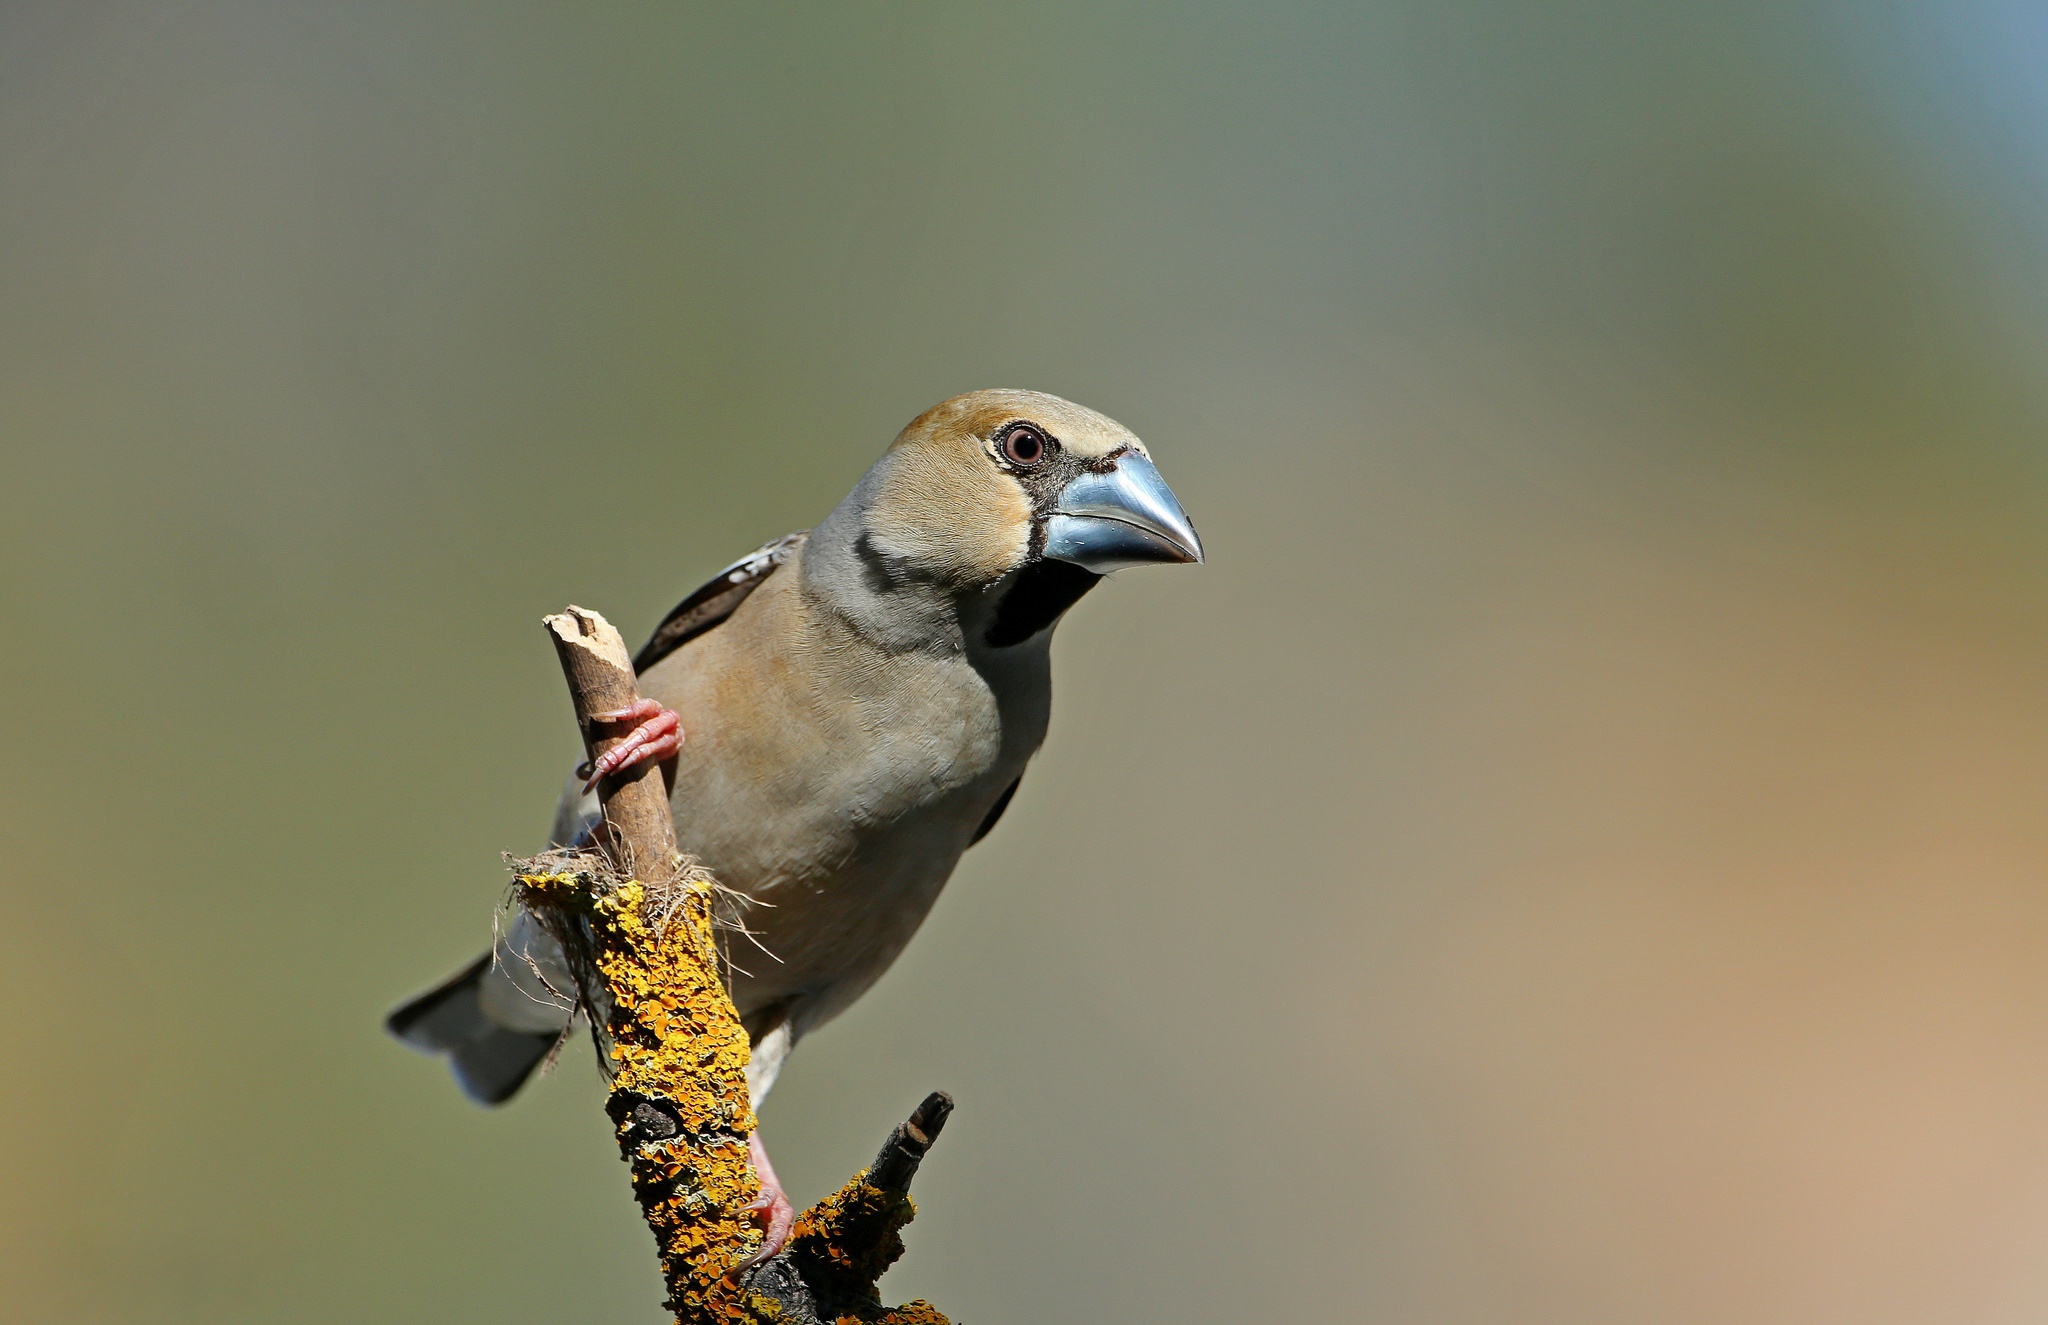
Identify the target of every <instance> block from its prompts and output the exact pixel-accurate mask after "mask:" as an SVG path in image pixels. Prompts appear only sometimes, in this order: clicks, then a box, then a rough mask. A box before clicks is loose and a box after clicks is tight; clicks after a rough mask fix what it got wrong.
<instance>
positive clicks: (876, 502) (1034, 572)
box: [818, 390, 1202, 644]
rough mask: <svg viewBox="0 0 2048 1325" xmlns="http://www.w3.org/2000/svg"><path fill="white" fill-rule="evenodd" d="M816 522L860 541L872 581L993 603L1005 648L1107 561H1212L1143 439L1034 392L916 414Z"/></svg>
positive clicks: (985, 396)
mask: <svg viewBox="0 0 2048 1325" xmlns="http://www.w3.org/2000/svg"><path fill="white" fill-rule="evenodd" d="M856 524H857V526H858V529H857V532H856V530H855V529H854V528H853V526H854V525H856ZM828 531H829V532H828ZM818 532H819V534H820V535H826V536H827V538H828V539H829V541H832V542H839V541H841V538H843V539H844V540H845V542H847V543H848V544H850V545H851V547H852V550H853V551H855V552H856V553H857V554H858V556H859V558H860V560H861V561H862V562H864V563H865V564H866V565H867V566H868V568H869V573H870V577H871V581H870V582H871V584H873V586H874V587H877V588H879V587H882V585H883V584H890V585H896V586H899V587H908V586H909V585H912V584H923V585H927V586H934V587H938V588H941V589H943V590H944V591H946V592H948V593H950V594H954V595H960V596H962V597H963V598H966V599H982V600H984V601H985V602H986V603H990V604H993V606H991V607H989V609H988V610H989V612H990V613H991V614H992V618H993V619H992V622H991V624H989V625H988V626H987V627H986V630H987V633H988V641H989V642H990V643H996V644H1003V643H1016V642H1019V641H1021V640H1022V639H1025V638H1029V637H1030V636H1031V635H1033V634H1036V633H1037V632H1038V631H1039V630H1042V629H1044V627H1045V626H1047V625H1050V624H1051V623H1052V621H1053V620H1055V619H1057V617H1058V616H1059V614H1060V613H1061V612H1063V611H1065V610H1066V608H1067V607H1068V606H1070V605H1071V604H1072V603H1073V602H1074V601H1075V600H1076V599H1078V598H1079V597H1080V596H1081V595H1082V594H1083V593H1085V592H1087V590H1088V589H1089V588H1091V587H1093V585H1094V584H1095V583H1096V582H1097V581H1098V580H1099V579H1100V578H1101V576H1103V575H1104V574H1106V573H1108V572H1109V571H1112V570H1118V569H1121V568H1123V567H1126V566H1137V565H1143V564H1146V563H1153V562H1164V563H1174V562H1196V561H1200V560H1201V559H1202V542H1201V539H1199V538H1198V537H1196V535H1195V529H1194V526H1193V524H1191V523H1190V522H1189V520H1188V517H1187V513H1186V512H1184V511H1183V510H1181V506H1180V502H1179V501H1178V500H1177V499H1176V498H1175V497H1174V495H1173V491H1172V490H1171V489H1170V488H1168V487H1167V486H1166V480H1165V479H1163V478H1161V477H1160V475H1159V471H1158V469H1157V468H1155V467H1154V466H1153V464H1152V458H1151V456H1150V455H1149V454H1148V453H1147V452H1146V450H1145V444H1144V443H1143V442H1141V441H1139V440H1138V439H1137V438H1136V437H1135V436H1133V435H1132V434H1131V432H1130V430H1129V429H1128V428H1125V427H1124V426H1123V425H1122V424H1120V423H1118V422H1117V421H1116V420H1114V419H1111V418H1107V417H1105V416H1104V415H1101V414H1097V413H1096V412H1095V411H1094V410H1091V409H1085V408H1083V407H1082V406H1080V405H1076V404H1074V403H1073V402H1071V401H1067V400H1062V399H1060V398H1059V397H1058V396H1049V395H1045V394H1043V393H1042V392H1037V391H1011V390H990V391H973V392H969V393H968V394H966V395H964V396H955V397H953V398H952V399H951V400H947V401H942V402H941V403H939V404H937V405H934V406H933V407H932V408H930V409H928V410H926V411H925V412H924V413H923V414H920V415H918V416H917V418H915V419H913V420H911V422H910V425H909V426H908V427H906V428H905V429H904V430H903V431H902V433H901V434H899V435H898V436H897V438H896V441H895V442H894V444H892V445H891V446H890V448H889V450H888V453H887V454H885V455H884V456H883V457H882V458H881V459H880V460H879V461H877V462H876V464H875V467H874V468H873V469H872V470H871V471H869V473H868V476H867V477H866V478H865V479H864V480H863V481H862V482H861V484H860V486H859V487H858V488H856V489H855V491H854V493H853V494H852V495H851V496H850V497H849V498H848V499H847V502H846V503H845V504H844V505H842V507H841V508H840V510H839V511H837V512H834V515H833V518H832V519H831V520H830V521H828V522H827V524H826V526H821V527H820V529H819V531H818ZM834 535H837V536H838V537H834Z"/></svg>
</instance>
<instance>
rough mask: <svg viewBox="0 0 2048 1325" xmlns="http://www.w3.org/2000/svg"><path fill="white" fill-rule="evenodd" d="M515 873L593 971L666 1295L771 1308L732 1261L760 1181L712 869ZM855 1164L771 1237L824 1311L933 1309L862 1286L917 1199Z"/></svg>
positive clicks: (685, 1309) (553, 864) (917, 1323)
mask: <svg viewBox="0 0 2048 1325" xmlns="http://www.w3.org/2000/svg"><path fill="white" fill-rule="evenodd" d="M572 864H573V865H574V867H573V868H564V866H569V865H572ZM586 864H587V866H588V867H585V866H586ZM516 888H517V893H518V897H519V901H520V904H521V905H522V906H524V907H526V908H527V910H529V911H530V912H532V913H533V914H534V915H535V916H536V917H537V918H539V919H540V920H541V921H542V922H543V923H544V924H546V925H547V926H548V928H549V929H550V930H552V931H553V932H554V933H555V934H556V936H557V937H558V938H559V939H561V940H562V941H563V944H564V947H565V949H566V950H567V951H568V952H569V953H570V955H571V958H572V961H574V962H575V963H577V964H578V965H579V966H580V967H582V968H584V969H585V970H586V971H587V973H588V977H587V978H594V980H595V981H596V982H598V983H600V984H601V986H602V987H601V989H590V990H588V991H586V994H585V1002H586V1003H588V1004H590V1005H591V1006H594V1007H598V1008H601V1009H602V1015H603V1017H604V1020H605V1029H606V1039H607V1042H608V1056H609V1059H610V1063H609V1070H610V1073H611V1095H610V1098H609V1100H608V1101H607V1110H608V1112H609V1113H610V1114H611V1117H612V1121H613V1124H614V1125H615V1126H616V1128H617V1131H618V1140H619V1148H620V1152H621V1154H622V1155H623V1157H624V1158H625V1159H626V1160H627V1162H628V1163H630V1164H631V1166H632V1172H633V1192H634V1195H635V1196H636V1197H637V1198H638V1199H639V1202H640V1207H641V1209H642V1211H643V1212H644V1213H645V1215H646V1218H647V1223H648V1227H649V1228H651V1229H652V1230H653V1232H654V1237H655V1242H656V1244H657V1246H658V1247H659V1249H660V1253H661V1262H662V1271H663V1277H664V1278H665V1280H666V1281H667V1284H668V1289H669V1298H668V1302H667V1304H666V1305H667V1306H668V1308H669V1309H670V1310H671V1311H673V1312H674V1313H675V1315H676V1319H677V1321H678V1322H681V1323H682V1325H700V1323H709V1322H765V1321H776V1320H784V1319H785V1313H784V1311H783V1310H782V1307H781V1305H780V1304H779V1303H778V1302H777V1301H775V1300H774V1299H772V1298H770V1297H767V1296H765V1295H763V1294H761V1293H757V1292H754V1291H751V1290H750V1289H748V1288H746V1287H744V1286H742V1284H741V1282H740V1276H736V1275H735V1273H734V1272H735V1271H738V1270H740V1269H742V1268H743V1267H744V1266H745V1265H746V1263H747V1261H748V1259H749V1257H750V1256H751V1255H752V1253H753V1251H754V1250H755V1249H756V1248H758V1247H759V1245H760V1241H761V1231H760V1229H759V1227H758V1226H757V1225H756V1224H755V1222H754V1221H753V1220H752V1219H751V1218H750V1217H749V1212H748V1210H747V1207H748V1205H749V1204H750V1203H751V1202H752V1201H753V1200H754V1198H755V1197H756V1196H757V1195H758V1194H759V1191H760V1187H759V1183H758V1182H757V1181H756V1179H755V1176H754V1171H753V1167H752V1165H751V1164H750V1163H749V1159H748V1153H747V1142H748V1138H749V1137H751V1136H752V1135H753V1131H754V1125H755V1123H754V1111H753V1106H752V1104H751V1102H750V1101H749V1098H748V1095H747V1084H746V1075H745V1072H746V1066H747V1054H748V1046H747V1033H746V1030H745V1028H744V1027H742V1026H741V1024H740V1019H739V1016H738V1014H737V1013H736V1012H735V1011H734V1010H733V1005H732V999H731V997H730V996H729V995H728V994H727V992H726V989H725V984H724V981H723V980H721V979H720V978H719V969H720V962H719V954H718V947H717V939H716V931H715V926H714V922H713V917H712V902H713V893H714V885H713V884H712V883H711V882H710V881H709V879H708V878H705V877H704V876H702V874H701V872H687V871H686V872H685V873H684V875H683V877H682V878H681V879H680V880H679V881H678V882H676V883H674V884H671V885H669V886H668V887H666V888H664V889H661V890H659V891H658V892H653V893H651V892H650V890H649V888H648V887H647V886H646V885H645V884H643V883H641V882H639V881H638V880H630V881H625V882H616V881H615V880H613V879H609V878H607V876H606V873H605V870H604V867H603V865H602V864H601V862H597V861H595V860H594V859H593V858H588V857H584V858H564V857H560V856H557V857H551V858H542V859H541V860H537V861H533V862H527V863H526V864H525V865H524V866H523V868H522V869H521V872H520V873H519V877H518V880H517V885H516ZM865 1177H866V1174H864V1173H863V1174H861V1175H859V1176H857V1177H855V1178H854V1179H853V1180H852V1181H851V1182H849V1183H847V1185H846V1186H845V1187H843V1188H841V1189H840V1190H839V1191H838V1192H835V1193H834V1194H833V1195H831V1196H829V1197H827V1198H826V1199H825V1200H823V1201H820V1202H819V1203H818V1204H817V1205H816V1206H814V1207H812V1208H811V1209H810V1210H808V1211H806V1212H805V1213H804V1214H803V1215H802V1216H801V1217H800V1218H799V1219H798V1221H797V1224H796V1228H795V1230H794V1232H793V1233H792V1236H791V1238H790V1242H789V1246H788V1248H787V1250H786V1251H785V1253H784V1254H785V1255H786V1256H787V1257H788V1260H789V1263H790V1265H791V1266H792V1267H793V1268H794V1269H795V1270H796V1271H797V1274H798V1275H799V1277H800V1278H801V1279H802V1280H803V1281H804V1283H805V1284H806V1285H808V1286H809V1290H810V1292H811V1294H812V1296H813V1297H814V1299H815V1300H816V1302H817V1304H818V1305H819V1306H820V1307H823V1308H825V1309H828V1310H830V1311H831V1312H833V1313H834V1316H833V1318H834V1319H836V1320H837V1321H841V1322H859V1323H861V1325H947V1322H946V1318H945V1317H944V1316H942V1315H940V1314H939V1313H938V1312H937V1311H936V1310H934V1309H933V1308H932V1307H931V1305H930V1304H928V1303H926V1302H923V1301H917V1302H912V1303H910V1304H908V1305H907V1306H903V1307H897V1308H894V1309H890V1308H885V1307H883V1306H882V1304H881V1301H880V1299H879V1298H877V1297H876V1295H875V1281H876V1279H877V1278H879V1277H880V1275H881V1273H882V1271H883V1270H885V1269H886V1268H888V1266H889V1265H890V1264H891V1263H892V1262H894V1261H895V1260H896V1258H897V1257H898V1256H900V1255H901V1254H902V1252H903V1243H902V1239H901V1238H900V1237H899V1236H898V1230H899V1229H901V1228H902V1226H903V1225H904V1224H906V1223H908V1222H909V1221H910V1219H911V1217H912V1215H913V1214H914V1213H915V1207H913V1206H912V1205H911V1203H910V1198H909V1197H908V1196H907V1195H905V1194H903V1193H901V1192H883V1191H879V1190H877V1189H876V1188H874V1187H870V1186H868V1185H867V1184H866V1182H865V1181H864V1179H865Z"/></svg>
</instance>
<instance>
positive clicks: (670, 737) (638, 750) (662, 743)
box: [576, 697, 683, 792]
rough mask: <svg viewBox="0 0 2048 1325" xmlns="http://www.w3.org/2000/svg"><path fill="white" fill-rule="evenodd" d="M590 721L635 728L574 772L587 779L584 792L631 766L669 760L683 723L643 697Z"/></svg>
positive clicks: (679, 741) (680, 742)
mask: <svg viewBox="0 0 2048 1325" xmlns="http://www.w3.org/2000/svg"><path fill="white" fill-rule="evenodd" d="M590 720H591V721H592V722H630V723H633V724H635V725H634V727H633V730H632V731H629V732H627V733H626V736H625V739H624V740H622V741H620V742H619V743H618V744H617V745H615V746H613V747H612V748H611V749H609V750H607V751H605V752H604V753H603V754H601V755H599V756H598V757H597V758H596V759H595V760H593V761H592V762H590V763H588V764H585V765H584V766H583V767H582V768H579V769H577V770H576V771H577V772H578V773H580V774H583V775H585V776H586V777H588V778H589V781H587V782H585V783H584V784H583V790H585V791H586V792H587V791H589V790H590V789H591V788H592V787H595V786H596V785H597V784H598V782H599V781H600V780H602V779H604V778H608V777H610V776H611V775H612V774H614V773H618V772H621V771H623V770H625V769H628V768H631V767H633V766H634V765H635V764H644V763H646V762H648V761H649V760H654V761H656V762H659V761H661V760H663V759H673V758H675V756H676V752H677V751H679V750H681V749H682V748H683V720H682V719H681V718H679V717H677V716H676V711H675V710H674V709H671V708H663V707H662V706H661V705H660V704H658V703H656V702H655V701H653V700H651V699H647V698H644V697H643V698H642V699H641V700H640V702H639V703H637V704H635V705H634V706H633V707H631V708H629V709H619V710H617V711H615V712H612V713H593V714H591V715H590Z"/></svg>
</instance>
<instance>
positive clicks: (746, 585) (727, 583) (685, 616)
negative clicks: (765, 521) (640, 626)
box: [633, 529, 811, 672]
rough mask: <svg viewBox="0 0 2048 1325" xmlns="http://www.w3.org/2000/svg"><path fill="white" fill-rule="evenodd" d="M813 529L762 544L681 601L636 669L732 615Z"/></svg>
mask: <svg viewBox="0 0 2048 1325" xmlns="http://www.w3.org/2000/svg"><path fill="white" fill-rule="evenodd" d="M810 532H811V531H810V530H808V529H799V530H797V531H796V532H795V533H793V534H784V535H783V536H782V537H780V538H778V539H776V540H775V541H774V542H772V543H764V544H762V545H761V547H760V548H759V549H757V550H756V551H753V552H750V553H748V554H747V555H746V556H744V557H741V558H740V559H739V560H738V561H735V562H734V563H733V564H732V565H730V566H727V567H726V568H725V569H724V570H722V571H720V572H718V574H717V575H716V576H715V577H714V578H713V579H712V581H711V583H709V584H707V585H705V586H704V587H703V588H701V589H699V590H698V591H697V592H695V593H693V594H691V595H690V596H689V597H688V598H685V599H684V600H683V601H682V602H680V603H677V604H676V608H675V610H674V611H673V612H670V613H669V614H668V615H667V616H665V617H663V618H662V619H661V624H660V625H658V626H656V627H655V628H654V635H653V637H652V638H651V639H649V640H648V641H647V643H646V644H645V645H643V646H641V649H640V652H639V654H638V655H637V656H636V657H635V658H634V659H633V670H634V671H636V672H644V671H646V670H647V669H648V668H650V667H652V666H654V664H656V663H658V662H660V661H661V660H662V659H663V658H666V657H668V656H669V655H670V654H671V653H674V652H675V651H676V650H677V649H680V648H682V647H683V645H685V644H688V643H689V642H690V641H691V640H693V639H695V638H697V637H698V636H699V635H701V634H703V633H704V632H705V631H707V630H709V629H711V628H712V627H713V626H715V625H717V624H718V623H719V622H721V621H723V620H725V619H726V618H727V617H729V616H731V615H732V614H733V612H734V611H735V610H737V609H738V607H739V605H740V604H741V603H742V602H744V601H746V597H747V595H748V594H750V593H752V592H754V590H756V589H758V588H760V587H761V581H763V580H765V579H767V578H768V577H769V576H770V575H772V574H774V573H775V568H776V567H777V566H780V565H781V564H782V563H783V562H785V561H788V560H789V559H790V558H791V557H793V556H795V555H796V550H797V549H798V548H800V547H802V546H803V545H804V539H805V537H806V536H808V535H809V534H810Z"/></svg>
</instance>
